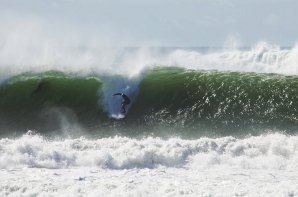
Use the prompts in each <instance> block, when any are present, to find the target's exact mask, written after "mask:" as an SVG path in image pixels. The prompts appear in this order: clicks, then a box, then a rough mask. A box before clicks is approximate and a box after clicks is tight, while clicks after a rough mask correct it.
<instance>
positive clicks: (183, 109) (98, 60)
mask: <svg viewBox="0 0 298 197" xmlns="http://www.w3.org/2000/svg"><path fill="white" fill-rule="evenodd" d="M28 53H30V51H29V52H28ZM39 53H40V54H39V55H38V56H34V57H32V58H28V57H30V56H29V55H24V56H21V57H15V58H13V59H8V58H7V56H5V57H4V56H3V57H2V59H1V60H0V73H1V74H0V81H1V85H0V137H1V138H0V177H1V178H0V196H297V195H298V171H297V167H298V88H297V87H298V76H297V74H298V47H288V48H282V47H279V46H273V45H269V44H266V43H259V44H258V45H256V46H254V47H251V48H241V49H235V48H121V49H119V48H105V49H97V48H63V49H56V50H53V51H49V50H48V51H46V52H45V51H41V52H39ZM116 92H124V93H125V94H126V95H128V96H129V97H130V98H131V101H132V102H131V104H130V105H129V106H128V109H127V113H126V114H125V115H123V114H121V112H120V111H121V100H122V99H121V97H119V96H112V95H113V94H114V93H116ZM296 151H297V152H296Z"/></svg>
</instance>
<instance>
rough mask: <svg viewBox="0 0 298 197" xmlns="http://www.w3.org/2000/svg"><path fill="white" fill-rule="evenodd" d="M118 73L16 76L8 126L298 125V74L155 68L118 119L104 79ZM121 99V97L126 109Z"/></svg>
mask: <svg viewBox="0 0 298 197" xmlns="http://www.w3.org/2000/svg"><path fill="white" fill-rule="evenodd" d="M119 77H120V78H121V76H87V77H82V76H78V75H74V74H65V73H61V72H55V71H49V72H45V73H38V74H36V73H35V74H34V73H25V74H22V75H18V76H15V77H12V78H10V79H9V80H7V81H6V82H4V83H3V84H2V85H1V88H0V109H1V110H0V124H1V126H0V127H1V131H3V132H4V131H7V132H9V133H11V131H15V132H24V131H25V130H28V129H31V130H36V131H42V132H48V133H51V132H53V131H59V130H61V128H65V125H66V124H67V125H69V127H68V129H69V130H70V131H69V132H70V133H71V132H72V128H73V127H72V126H74V125H75V126H78V125H79V127H80V128H82V129H83V130H85V131H86V132H87V133H89V134H97V135H106V136H110V135H116V134H117V135H143V134H146V135H150V134H153V135H162V136H163V135H179V136H202V135H211V136H214V135H216V136H217V135H219V136H225V135H247V134H254V133H259V132H267V131H275V130H277V131H283V132H286V133H294V132H296V131H298V90H297V87H298V77H297V76H284V75H276V74H258V73H239V72H217V71H194V70H186V69H180V68H155V69H151V70H148V71H146V72H144V74H143V76H142V80H141V81H140V82H139V84H137V87H138V88H136V89H134V90H130V91H129V96H130V97H131V98H132V99H133V102H132V104H131V106H130V108H129V111H128V113H127V116H126V117H125V118H124V119H120V120H115V119H113V118H110V116H109V109H107V108H106V107H105V106H104V105H105V104H104V102H103V99H104V98H107V99H114V98H113V97H112V96H111V95H108V94H107V93H105V90H106V89H103V87H104V85H105V80H102V79H103V78H105V79H107V78H110V79H111V81H113V80H112V79H113V78H119ZM123 78H124V77H123ZM120 81H121V80H120ZM124 81H125V80H123V81H122V82H121V83H124ZM115 83H119V81H115ZM124 85H125V84H124ZM123 91H124V92H125V90H123ZM120 102H121V101H119V102H115V103H114V105H117V106H116V107H118V105H119V109H120ZM7 132H6V134H7Z"/></svg>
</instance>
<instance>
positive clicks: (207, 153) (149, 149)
mask: <svg viewBox="0 0 298 197" xmlns="http://www.w3.org/2000/svg"><path fill="white" fill-rule="evenodd" d="M297 142H298V137H297V136H285V135H282V134H271V135H265V136H258V137H248V138H245V139H236V138H233V137H223V138H216V139H210V138H201V139H197V140H182V139H180V138H171V139H168V140H163V139H160V138H153V137H147V138H144V139H142V140H137V139H131V138H127V137H113V138H103V139H97V140H87V139H85V138H79V139H66V140H61V141H48V140H46V139H44V138H43V137H41V136H38V135H24V136H23V137H21V138H19V139H15V140H13V139H1V155H0V161H1V162H0V167H1V168H14V167H43V168H67V167H70V166H93V167H100V168H111V169H131V168H136V167H137V168H147V167H149V168H155V167H158V166H166V167H190V168H195V169H201V168H210V167H212V166H216V165H220V166H234V167H237V168H240V169H242V168H244V169H247V168H252V169H280V168H283V169H295V168H297V167H298V164H297V161H298V157H297V151H298V146H297V145H296V144H297ZM49 147H50V148H49Z"/></svg>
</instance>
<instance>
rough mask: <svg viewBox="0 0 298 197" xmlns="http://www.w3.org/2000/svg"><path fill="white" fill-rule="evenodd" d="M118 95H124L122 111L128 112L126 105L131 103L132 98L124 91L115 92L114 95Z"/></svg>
mask: <svg viewBox="0 0 298 197" xmlns="http://www.w3.org/2000/svg"><path fill="white" fill-rule="evenodd" d="M116 95H119V96H122V98H123V101H122V103H121V108H122V113H126V110H125V107H126V106H127V105H128V104H129V103H130V99H129V98H128V96H126V95H125V94H123V93H115V94H113V96H116Z"/></svg>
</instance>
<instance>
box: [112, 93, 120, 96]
mask: <svg viewBox="0 0 298 197" xmlns="http://www.w3.org/2000/svg"><path fill="white" fill-rule="evenodd" d="M116 95H120V96H122V93H115V94H113V96H116Z"/></svg>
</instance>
